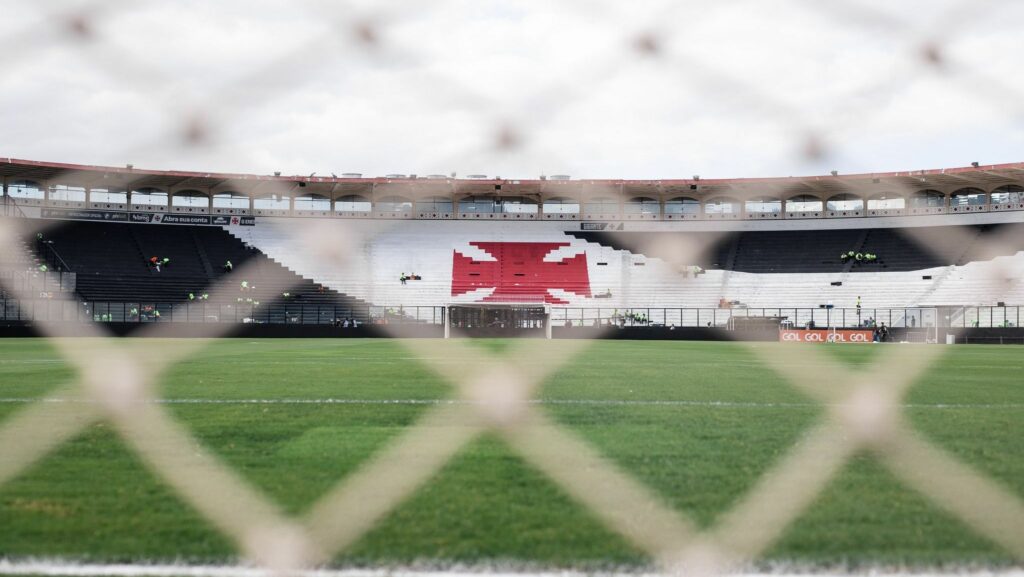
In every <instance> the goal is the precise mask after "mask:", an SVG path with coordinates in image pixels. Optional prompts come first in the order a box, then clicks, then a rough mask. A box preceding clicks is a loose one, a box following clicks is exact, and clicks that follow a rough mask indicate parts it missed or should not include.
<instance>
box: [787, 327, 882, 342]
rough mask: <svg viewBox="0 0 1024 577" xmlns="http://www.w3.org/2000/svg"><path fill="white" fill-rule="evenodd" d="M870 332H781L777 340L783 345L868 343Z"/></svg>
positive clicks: (871, 334) (871, 338) (870, 337)
mask: <svg viewBox="0 0 1024 577" xmlns="http://www.w3.org/2000/svg"><path fill="white" fill-rule="evenodd" d="M873 336H874V335H873V333H872V332H871V331H870V330H837V331H835V332H833V331H830V330H781V331H779V340H780V341H782V342H784V343H870V342H871V341H872V340H873Z"/></svg>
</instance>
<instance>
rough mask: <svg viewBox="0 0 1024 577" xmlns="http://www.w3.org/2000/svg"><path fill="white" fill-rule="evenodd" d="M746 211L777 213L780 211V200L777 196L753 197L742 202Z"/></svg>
mask: <svg viewBox="0 0 1024 577" xmlns="http://www.w3.org/2000/svg"><path fill="white" fill-rule="evenodd" d="M744 208H745V210H746V211H747V212H752V213H779V212H782V201H781V200H779V199H777V198H754V199H751V200H748V201H747V202H746V203H744Z"/></svg>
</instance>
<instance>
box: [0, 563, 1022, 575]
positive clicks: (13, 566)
mask: <svg viewBox="0 0 1024 577" xmlns="http://www.w3.org/2000/svg"><path fill="white" fill-rule="evenodd" d="M841 574H842V573H841V572H830V571H827V570H817V571H814V570H812V571H807V572H802V571H782V572H778V571H769V572H765V573H757V572H738V573H730V574H729V577H833V576H836V575H841ZM0 575H48V576H52V577H58V576H63V577H272V576H276V575H279V573H275V572H274V571H272V570H270V569H264V568H260V567H253V566H247V565H148V564H140V565H131V564H110V565H103V564H79V563H73V562H62V561H6V560H0ZM288 575H295V576H298V577H472V576H477V575H479V576H486V577H619V576H621V577H661V574H659V573H651V572H649V571H648V572H631V571H629V570H622V571H614V570H611V571H604V572H593V571H587V572H584V571H575V570H551V571H529V570H527V571H522V570H516V569H515V568H514V567H513V568H498V569H495V568H489V567H479V568H473V567H467V568H464V569H458V570H448V571H443V570H436V571H430V570H415V569H401V568H381V569H299V570H291V571H288ZM871 575H872V577H946V576H950V577H951V576H954V575H956V576H963V577H1024V570H1020V569H1009V570H984V569H983V570H977V569H974V570H959V571H958V570H953V571H948V572H941V571H927V570H926V571H920V572H915V571H898V570H893V571H886V570H884V569H883V570H873V571H871Z"/></svg>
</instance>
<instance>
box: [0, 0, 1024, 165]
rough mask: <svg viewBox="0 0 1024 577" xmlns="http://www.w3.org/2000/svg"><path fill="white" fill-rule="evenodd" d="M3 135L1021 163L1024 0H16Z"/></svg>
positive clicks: (477, 155)
mask: <svg viewBox="0 0 1024 577" xmlns="http://www.w3.org/2000/svg"><path fill="white" fill-rule="evenodd" d="M2 8H3V12H4V14H3V17H2V18H0V66H2V73H0V157H13V158H23V159H32V160H48V161H57V162H71V163H81V164H101V165H113V166H123V165H125V164H127V163H132V164H134V165H135V166H136V167H139V168H150V169H168V170H198V171H211V172H246V173H256V174H270V173H272V172H274V171H280V172H282V173H283V174H287V175H292V174H298V175H309V174H312V173H314V172H315V173H316V174H318V175H321V176H329V175H330V174H332V173H335V174H339V175H340V174H342V173H350V172H356V173H362V174H364V175H366V176H383V175H386V174H418V175H427V174H445V175H448V174H452V173H455V174H457V175H458V176H466V175H470V174H484V175H488V176H492V177H503V178H536V177H537V176H539V175H542V174H543V175H552V174H567V175H570V176H572V177H573V178H629V179H663V178H689V177H691V176H693V175H700V176H702V177H703V178H732V177H759V176H790V175H806V174H824V173H828V172H829V171H831V170H838V171H839V172H840V173H860V172H887V171H899V170H916V169H925V168H928V169H930V168H943V167H954V166H965V165H968V164H970V163H971V162H973V161H978V162H981V163H982V164H996V163H1005V162H1020V161H1024V75H1022V74H1020V71H1021V70H1022V69H1024V34H1021V33H1020V32H1019V24H1018V23H1019V22H1021V21H1024V2H1019V1H1013V0H1008V1H996V0H967V1H961V0H900V1H899V2H892V1H876V0H856V1H846V0H834V1H828V2H822V1H820V0H748V1H743V0H716V1H689V2H666V1H654V0H635V1H632V2H621V1H618V2H617V1H601V0H592V1H591V0H550V1H547V2H541V1H536V0H534V1H528V0H520V1H510V0H493V1H485V0H434V1H431V2H423V1H418V2H413V1H394V0H390V1H389V0H376V1H370V0H365V1H356V0H352V1H348V2H343V1H338V0H335V1H327V0H322V1H321V0H293V1H289V2H285V1H280V2H272V1H269V0H218V1H217V2H209V1H204V0H178V1H176V2H156V1H152V0H131V1H129V0H74V1H71V0H64V1H52V2H46V3H43V2H38V1H37V0H31V1H29V0H4V1H3V7H2Z"/></svg>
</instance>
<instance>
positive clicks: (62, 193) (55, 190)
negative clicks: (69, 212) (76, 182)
mask: <svg viewBox="0 0 1024 577" xmlns="http://www.w3.org/2000/svg"><path fill="white" fill-rule="evenodd" d="M50 200H66V201H72V202H85V188H83V187H81V186H67V185H65V184H55V185H53V186H51V187H50Z"/></svg>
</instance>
